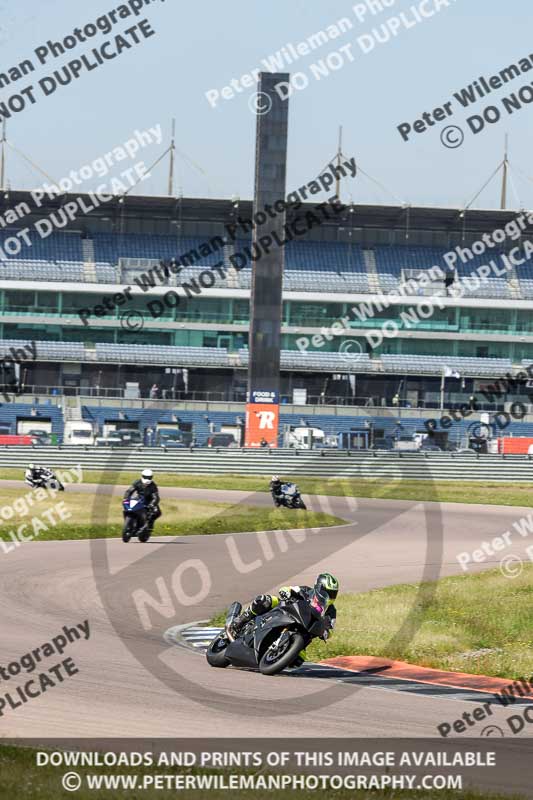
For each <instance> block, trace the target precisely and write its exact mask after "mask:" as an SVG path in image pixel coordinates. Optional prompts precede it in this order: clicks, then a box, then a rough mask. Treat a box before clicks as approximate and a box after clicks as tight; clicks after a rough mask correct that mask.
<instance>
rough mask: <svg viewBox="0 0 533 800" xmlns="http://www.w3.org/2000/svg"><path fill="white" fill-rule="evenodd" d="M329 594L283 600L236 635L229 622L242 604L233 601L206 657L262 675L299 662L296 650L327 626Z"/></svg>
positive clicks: (211, 661) (213, 663) (214, 664)
mask: <svg viewBox="0 0 533 800" xmlns="http://www.w3.org/2000/svg"><path fill="white" fill-rule="evenodd" d="M327 602H328V598H327V596H325V595H323V596H317V595H316V594H315V597H314V598H313V601H312V603H309V601H308V600H306V599H305V598H304V597H301V596H296V597H292V598H291V599H290V600H282V601H281V602H280V604H279V605H278V606H276V608H274V609H272V610H271V611H267V613H266V614H261V615H260V616H257V617H254V618H253V619H252V620H250V622H248V623H247V624H246V625H245V626H244V628H243V629H242V631H240V632H239V633H238V634H237V636H236V637H234V636H233V634H232V629H231V626H232V624H233V621H234V620H235V618H236V617H237V616H238V615H239V614H240V612H241V610H242V606H241V604H240V603H239V602H235V603H233V604H232V605H231V606H230V608H229V610H228V614H227V617H226V624H225V628H224V631H223V632H222V633H220V634H218V635H217V636H216V637H215V638H214V639H213V641H212V642H211V644H210V645H209V647H208V649H207V652H206V658H207V661H208V663H209V664H210V665H211V666H212V667H229V666H230V665H232V666H234V667H244V668H248V669H258V670H259V672H261V673H262V674H263V675H276V674H277V673H279V672H281V671H282V670H284V669H286V668H287V667H291V666H298V665H299V663H301V661H300V659H299V654H300V652H301V651H302V650H304V649H305V648H306V647H307V646H308V644H309V643H310V642H311V641H312V640H313V639H316V638H317V637H323V636H324V631H325V629H326V628H327V622H326V619H325V617H324V614H325V611H326V607H327Z"/></svg>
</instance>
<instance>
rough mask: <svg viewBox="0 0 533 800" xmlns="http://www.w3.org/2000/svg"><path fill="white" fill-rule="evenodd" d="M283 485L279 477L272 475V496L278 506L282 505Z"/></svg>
mask: <svg viewBox="0 0 533 800" xmlns="http://www.w3.org/2000/svg"><path fill="white" fill-rule="evenodd" d="M282 485H283V481H282V480H281V478H280V477H279V475H272V480H271V481H270V493H271V495H272V499H273V501H274V502H275V504H276V505H277V506H279V505H280V503H281V487H282Z"/></svg>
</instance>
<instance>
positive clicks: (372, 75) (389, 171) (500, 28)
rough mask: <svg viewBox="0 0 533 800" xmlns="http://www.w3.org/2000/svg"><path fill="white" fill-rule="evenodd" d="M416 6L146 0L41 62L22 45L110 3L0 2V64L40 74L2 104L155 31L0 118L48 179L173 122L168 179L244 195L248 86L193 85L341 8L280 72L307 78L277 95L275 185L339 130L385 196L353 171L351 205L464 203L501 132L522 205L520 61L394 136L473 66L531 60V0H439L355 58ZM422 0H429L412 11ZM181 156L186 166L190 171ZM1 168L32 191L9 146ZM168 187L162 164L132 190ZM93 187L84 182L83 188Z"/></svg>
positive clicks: (301, 177) (464, 79)
mask: <svg viewBox="0 0 533 800" xmlns="http://www.w3.org/2000/svg"><path fill="white" fill-rule="evenodd" d="M437 1H438V0H437ZM376 2H377V0H374V3H376ZM387 2H389V3H392V0H387ZM420 2H421V0H396V2H395V3H393V4H392V5H391V6H390V7H389V8H384V10H383V12H382V13H378V14H376V15H372V14H370V12H369V11H367V15H366V18H365V19H363V20H362V21H361V19H360V18H358V17H357V16H356V14H355V12H354V10H353V6H354V5H356V4H355V3H354V2H346V1H345V0H337V1H336V2H335V3H326V2H324V0H322V2H318V0H290V2H287V0H270V2H269V3H261V4H260V3H250V2H244V1H243V0H232V2H231V3H217V2H214V0H196V2H195V3H185V2H178V0H166V1H165V2H159V0H153V3H152V4H151V5H150V6H148V7H147V8H146V10H145V11H144V12H143V14H141V15H140V16H139V17H137V18H136V19H133V21H132V19H128V20H126V19H124V20H122V21H120V22H119V24H117V25H116V26H115V28H114V30H113V32H112V33H111V34H108V35H107V36H105V35H103V34H100V35H99V36H97V37H95V38H94V39H92V40H90V41H89V42H87V43H86V44H80V45H78V47H77V48H76V49H75V50H73V51H72V52H70V53H69V54H67V55H65V56H64V57H60V58H58V59H53V60H51V61H50V62H49V63H47V64H46V65H44V66H41V65H39V64H38V62H37V59H36V58H35V55H34V50H35V48H37V47H39V46H40V45H42V44H44V43H46V41H47V40H48V39H52V40H62V39H63V38H64V37H65V36H66V35H68V34H70V33H71V32H72V30H73V29H74V28H76V27H82V26H83V25H85V24H87V23H89V22H94V21H95V20H96V18H97V17H98V16H100V15H102V14H105V13H106V12H109V11H111V10H112V9H114V8H118V6H120V4H121V3H120V2H119V1H118V0H91V3H90V4H87V3H84V2H81V0H46V2H45V3H43V2H41V0H21V2H20V3H17V4H16V5H15V4H12V3H8V2H6V0H3V1H2V2H0V19H1V20H2V23H1V26H0V43H1V45H2V50H1V52H2V58H1V62H0V72H6V71H7V70H8V69H9V68H10V67H13V66H15V65H17V64H18V63H20V62H21V61H22V60H23V59H25V58H31V59H32V60H33V61H34V62H35V64H36V66H37V69H36V70H35V73H33V74H32V75H31V76H28V77H27V78H23V79H22V80H20V81H17V82H16V83H13V84H12V85H11V86H10V87H6V88H4V89H2V90H1V91H0V103H1V102H2V101H6V100H7V99H8V98H9V97H10V95H11V94H12V93H16V92H18V91H19V90H20V89H21V88H23V87H24V86H26V85H27V84H28V83H33V84H36V83H37V82H38V80H39V79H40V78H42V77H44V76H45V75H50V74H53V71H54V70H55V69H57V68H60V67H61V66H63V65H64V64H65V63H67V62H68V61H69V60H70V59H72V58H75V57H77V56H79V55H80V54H82V53H84V52H87V51H90V50H91V48H92V47H93V46H95V45H97V44H100V43H101V42H103V41H104V40H105V39H109V38H113V36H114V34H115V33H121V32H122V31H123V30H125V29H126V28H128V27H129V26H130V25H131V24H134V23H135V22H136V21H137V22H138V20H140V19H143V18H144V17H146V18H148V19H149V21H150V24H151V26H152V27H153V28H154V30H155V31H156V35H155V36H153V37H151V38H149V39H147V40H146V41H143V42H142V43H141V44H139V45H137V46H135V47H134V48H132V49H131V50H130V51H128V52H125V53H124V54H122V55H121V56H120V58H116V59H115V60H113V61H109V62H106V63H105V64H104V65H103V66H101V67H99V68H98V69H95V70H94V71H92V72H89V73H86V72H83V73H82V75H81V77H80V78H79V79H78V80H77V81H75V82H73V83H71V84H70V85H69V86H65V87H60V88H59V89H58V91H57V92H55V94H54V95H52V96H50V97H44V96H42V93H39V92H38V93H37V94H38V95H39V96H38V102H37V103H36V104H35V105H34V106H30V107H28V108H27V109H26V110H25V111H24V112H22V113H20V114H19V115H15V116H14V118H13V120H11V121H9V123H8V138H9V140H10V141H12V142H13V143H14V144H15V145H16V146H17V147H18V148H20V149H21V150H23V151H24V152H25V153H27V155H28V156H30V157H31V159H32V160H33V161H35V162H36V163H37V164H39V165H40V166H42V168H43V169H44V170H45V171H46V172H47V173H48V174H50V175H51V176H53V177H54V178H56V179H59V178H61V177H63V176H64V175H67V174H68V173H69V171H70V170H71V169H76V168H78V167H79V166H81V165H82V164H84V163H87V162H89V161H91V160H92V159H94V158H96V157H98V156H101V155H102V154H104V153H105V152H107V151H108V150H110V149H112V148H113V147H115V146H117V145H119V144H120V143H121V142H123V141H124V140H125V139H127V138H128V137H129V136H130V135H131V133H132V132H133V131H134V130H135V129H145V128H149V127H152V126H154V125H157V124H158V123H159V124H161V125H162V126H163V129H164V132H165V143H168V137H169V135H170V120H171V118H172V117H173V116H174V117H176V120H177V123H176V124H177V137H176V143H177V146H178V148H179V150H180V151H181V152H182V153H184V154H185V155H186V156H187V158H188V159H189V160H184V159H182V158H178V160H177V172H178V174H177V180H176V182H177V185H178V186H179V188H180V189H181V191H182V193H183V194H184V195H185V196H194V197H206V196H210V197H231V196H232V195H239V196H240V197H242V198H249V197H251V194H252V187H253V169H254V144H255V119H254V116H253V115H252V113H251V112H250V109H249V105H248V101H249V98H250V96H251V95H252V94H253V93H254V90H253V89H252V88H248V89H246V90H244V91H243V92H242V93H240V94H238V95H237V96H236V97H235V98H233V99H231V100H222V101H220V102H219V103H218V105H217V107H216V108H212V107H211V106H210V104H209V103H208V101H207V99H206V96H205V93H206V92H207V91H208V90H210V89H219V90H221V89H222V87H223V86H224V85H227V84H229V83H230V81H231V80H232V79H233V78H238V79H240V77H241V76H242V75H243V74H245V73H249V72H250V71H251V70H253V69H255V68H257V67H259V66H260V63H261V59H262V58H264V57H268V56H270V55H272V54H273V53H275V52H276V51H278V50H279V49H280V48H281V47H282V46H284V45H287V44H288V43H291V44H293V45H294V46H297V45H298V43H299V42H302V41H304V40H306V39H307V38H308V37H309V36H311V35H312V34H314V33H316V32H318V31H321V30H324V29H325V28H327V27H328V26H329V25H331V24H333V23H335V22H337V21H338V20H339V19H341V18H343V17H347V18H349V19H350V20H351V22H352V24H353V27H352V29H351V30H349V31H348V32H347V33H345V34H344V35H343V36H342V37H340V38H338V39H336V40H335V41H330V42H329V43H328V44H326V45H324V46H323V47H321V48H320V49H317V50H315V51H314V52H312V53H311V54H310V55H309V56H303V57H302V58H300V59H299V60H298V62H297V63H296V64H295V65H293V67H292V70H293V71H297V72H303V73H304V74H305V75H306V76H307V77H308V79H309V85H308V86H307V88H306V89H304V90H302V91H295V92H294V94H293V96H292V97H291V100H290V124H289V168H288V185H287V190H288V191H290V190H292V189H294V188H296V187H298V186H300V185H303V184H305V183H307V182H308V181H309V180H311V179H312V178H313V177H314V176H315V175H316V174H317V173H318V172H319V171H320V170H321V169H322V167H323V166H324V165H325V164H326V163H327V162H328V160H329V159H330V158H331V157H332V156H333V155H334V153H335V150H336V146H337V131H338V126H339V125H341V124H342V125H343V129H344V152H345V153H346V155H347V156H348V158H350V157H351V156H355V157H356V159H357V162H358V164H359V165H360V166H361V167H362V168H363V169H364V171H365V172H367V173H369V174H370V175H372V176H373V177H374V178H375V179H377V180H378V181H379V182H380V183H381V184H383V185H384V186H385V187H387V191H385V190H382V189H380V188H378V187H376V186H375V185H374V184H372V183H371V182H369V181H368V180H366V179H365V178H363V177H362V176H361V175H359V176H358V177H357V178H356V179H355V180H353V181H350V182H346V183H345V185H344V188H343V199H344V200H348V199H350V197H351V198H353V200H354V202H356V203H357V202H361V203H365V202H370V203H374V202H380V203H381V202H393V198H397V199H401V200H403V201H405V202H408V203H411V204H413V205H415V204H421V205H437V206H460V207H462V206H463V205H464V204H465V203H467V202H469V201H470V200H471V199H472V198H473V197H474V195H475V194H476V192H477V191H478V190H479V189H480V188H481V186H482V184H483V183H484V182H485V181H486V180H487V179H488V177H489V175H490V174H491V172H492V171H493V170H494V169H495V167H496V166H497V164H498V162H499V161H500V160H501V158H502V154H503V143H504V136H505V134H506V133H508V134H509V139H510V160H511V163H512V164H513V165H514V167H515V168H516V169H517V171H516V172H515V173H512V175H513V186H514V189H516V193H515V191H514V189H513V187H510V190H509V205H510V206H512V207H518V206H519V205H520V206H524V207H527V208H531V207H533V182H528V181H527V180H526V179H525V178H523V177H522V176H520V175H519V172H518V170H520V171H521V172H522V173H524V174H525V175H528V176H530V177H531V178H533V163H532V157H531V133H532V128H533V125H532V123H533V103H531V104H526V103H524V104H523V107H522V108H521V110H520V111H516V112H515V113H514V114H512V115H509V114H508V113H507V112H506V111H505V110H504V109H503V106H502V98H503V97H504V96H507V95H509V94H511V93H512V92H514V91H517V90H518V89H520V88H521V87H523V86H526V85H530V86H531V85H532V82H533V70H532V71H531V72H528V73H525V74H523V75H521V76H520V77H518V78H516V79H515V80H514V81H512V83H509V84H507V85H506V86H503V87H502V88H501V89H499V90H494V92H493V93H492V94H491V95H490V96H489V97H487V98H485V99H484V100H479V102H478V103H477V104H476V105H475V107H473V108H472V109H470V110H469V109H463V108H461V107H460V106H459V104H458V103H457V102H455V101H453V112H454V113H453V118H450V119H449V120H447V121H444V122H440V123H438V124H436V125H435V126H434V127H432V128H431V129H429V130H428V131H426V132H424V133H422V134H416V135H413V137H412V139H411V140H410V141H409V142H404V141H403V140H402V139H401V137H400V135H399V133H398V131H397V126H398V125H399V124H401V123H404V122H410V123H414V121H415V120H416V119H417V118H419V117H420V116H421V114H422V113H423V112H424V111H432V110H433V109H435V108H436V107H439V106H442V105H443V104H444V103H445V102H447V101H450V99H451V98H452V97H453V94H454V92H457V91H459V90H460V89H461V88H463V87H466V86H467V85H468V84H470V83H471V82H472V81H473V80H475V79H476V78H478V77H479V76H485V77H487V79H488V78H489V77H490V76H492V75H496V74H497V73H499V72H500V71H501V70H502V69H503V68H505V67H507V66H509V65H510V64H513V63H517V62H518V61H520V59H522V58H525V57H528V56H529V55H531V56H532V64H533V42H532V40H531V35H530V31H531V28H532V25H531V23H532V22H533V11H532V8H531V2H526V0H513V3H512V4H508V5H505V4H502V3H499V2H496V0H468V2H467V0H457V1H456V2H455V3H452V2H451V0H450V6H449V8H443V9H442V10H441V11H440V13H436V14H435V15H434V16H432V17H431V18H429V19H424V20H423V21H422V22H421V23H420V24H413V25H412V27H410V28H409V29H406V28H405V27H403V23H401V25H400V28H399V30H398V35H397V36H396V37H394V38H392V39H391V40H390V41H388V42H386V43H384V44H376V45H375V46H374V48H373V49H372V51H371V52H368V53H366V54H365V53H364V52H363V50H362V49H361V45H360V44H358V42H357V39H358V37H360V36H361V35H363V34H365V35H366V36H367V37H369V36H370V37H372V36H373V35H374V34H373V29H375V28H378V29H380V30H381V25H382V24H385V23H386V22H387V21H390V19H391V18H392V17H399V14H400V12H404V14H405V15H406V16H405V18H404V19H407V20H410V21H412V20H413V19H414V17H413V12H412V11H410V8H411V7H412V6H415V7H418V6H419V5H420ZM435 2H436V0H426V6H425V8H428V7H430V6H433V5H434V3H435ZM511 10H512V13H511ZM361 15H362V11H360V14H359V17H360V16H361ZM389 24H390V23H389ZM392 24H394V23H392ZM382 35H383V34H382ZM366 41H367V42H368V39H367V40H366ZM348 44H349V45H351V49H350V51H349V52H350V53H351V54H352V56H353V57H354V60H353V63H352V62H350V61H349V59H348V57H347V56H346V57H345V59H344V60H345V65H344V66H343V67H342V69H339V70H338V71H336V72H333V71H332V72H331V74H330V75H329V77H327V78H323V79H321V80H320V81H317V80H316V79H315V78H314V77H313V74H312V71H311V65H312V64H314V63H316V62H317V61H319V60H320V59H321V58H324V57H326V56H327V55H328V53H331V52H332V51H338V49H339V47H342V46H345V45H348ZM346 52H347V51H345V53H346ZM288 69H289V70H290V69H291V67H288ZM487 105H495V106H496V107H498V108H499V109H500V110H501V113H502V118H501V120H500V121H499V122H498V123H496V124H490V125H487V126H486V128H485V129H484V130H483V131H482V132H481V133H479V134H478V135H476V136H474V134H473V133H472V132H471V131H470V130H469V128H468V126H467V124H466V118H467V117H468V116H470V115H471V114H474V113H475V114H479V113H480V111H481V110H482V109H483V108H484V107H485V106H487ZM448 124H454V125H459V126H460V127H461V128H462V129H463V130H464V132H465V141H464V143H463V145H462V146H461V147H459V148H457V149H447V148H445V147H443V145H442V143H441V141H440V134H441V131H442V129H443V128H444V127H445V126H446V125H448ZM161 152H162V148H157V147H153V148H150V149H147V150H146V151H144V156H143V157H145V160H146V163H147V166H148V165H149V163H150V162H151V161H153V160H155V159H156V158H157V157H158V155H159V154H160V153H161ZM191 161H192V162H194V164H196V165H197V166H198V167H199V169H196V168H195V167H193V166H191ZM8 178H9V180H10V184H11V186H12V187H13V188H32V187H33V186H35V185H36V184H38V183H40V182H41V181H40V179H39V178H38V177H37V176H36V175H35V173H32V171H31V169H30V168H29V167H28V166H27V165H26V164H25V163H24V162H23V161H21V160H20V159H19V158H18V157H17V156H15V155H14V154H12V153H11V152H10V153H9V161H8ZM166 184H167V175H166V166H160V167H159V168H158V169H157V170H156V171H155V172H154V173H153V175H152V176H151V177H150V179H149V180H148V181H146V182H145V183H144V185H143V192H145V193H146V194H158V195H161V194H165V193H166ZM95 186H96V182H94V185H90V184H88V185H87V186H86V188H88V189H89V188H95ZM498 202H499V188H498V186H497V185H496V184H495V183H493V184H492V185H491V186H490V187H489V188H488V189H487V190H486V191H485V192H484V193H483V194H482V195H481V197H480V198H479V200H478V201H477V202H476V203H475V207H478V208H494V207H497V206H498Z"/></svg>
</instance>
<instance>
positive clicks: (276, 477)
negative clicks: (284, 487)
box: [272, 475, 279, 483]
mask: <svg viewBox="0 0 533 800" xmlns="http://www.w3.org/2000/svg"><path fill="white" fill-rule="evenodd" d="M277 481H279V475H272V483H275V482H277Z"/></svg>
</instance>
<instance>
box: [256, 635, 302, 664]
mask: <svg viewBox="0 0 533 800" xmlns="http://www.w3.org/2000/svg"><path fill="white" fill-rule="evenodd" d="M273 646H274V645H273V644H271V645H270V647H269V648H268V649H267V650H266V651H265V652H264V653H263V655H262V656H261V659H260V661H259V672H261V674H262V675H277V673H278V672H281V671H282V670H284V669H285V667H289V666H290V665H291V664H292V663H293V662H294V661H295V659H296V658H297V656H298V653H299V652H300V651H301V650H303V649H304V647H305V643H304V637H303V636H302V634H301V633H294V632H291V640H290V643H289V646H288V647H287V648H285V649H284V650H283V652H282V653H281V655H280V656H279V658H277V657H276V654H275V652H273Z"/></svg>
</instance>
